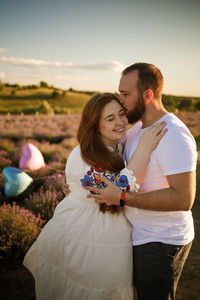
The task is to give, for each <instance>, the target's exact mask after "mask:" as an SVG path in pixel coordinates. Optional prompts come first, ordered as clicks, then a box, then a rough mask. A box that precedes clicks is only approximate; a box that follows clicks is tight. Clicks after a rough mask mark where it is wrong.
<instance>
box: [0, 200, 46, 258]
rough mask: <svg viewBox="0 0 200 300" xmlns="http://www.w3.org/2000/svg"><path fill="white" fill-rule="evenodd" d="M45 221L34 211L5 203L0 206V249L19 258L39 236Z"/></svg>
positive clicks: (9, 255) (10, 255)
mask: <svg viewBox="0 0 200 300" xmlns="http://www.w3.org/2000/svg"><path fill="white" fill-rule="evenodd" d="M43 224H44V221H43V220H41V218H40V217H39V216H38V217H36V216H35V215H34V214H33V213H32V212H30V211H28V210H26V209H24V208H20V207H19V206H18V205H16V204H15V202H13V205H12V206H11V205H10V204H5V203H3V204H2V205H1V206H0V250H1V251H3V252H4V253H6V254H7V255H8V257H12V258H19V257H20V256H21V255H23V254H25V253H26V251H27V250H28V248H29V247H30V246H31V245H32V243H33V242H34V241H35V239H36V238H37V236H38V234H39V232H40V230H41V228H42V226H43Z"/></svg>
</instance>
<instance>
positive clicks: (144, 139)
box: [127, 122, 167, 184]
mask: <svg viewBox="0 0 200 300" xmlns="http://www.w3.org/2000/svg"><path fill="white" fill-rule="evenodd" d="M165 125H166V122H161V123H158V124H156V125H153V126H152V127H150V128H148V129H147V130H145V132H144V133H143V134H142V135H141V137H140V139H139V142H138V145H137V148H136V150H135V152H134V153H133V155H132V157H131V159H130V161H129V163H128V165H127V169H129V170H131V171H132V172H133V174H132V175H133V176H135V177H136V181H137V183H138V184H141V183H142V180H143V178H144V175H145V171H146V168H147V165H148V163H149V159H150V155H151V152H152V151H153V150H154V149H155V148H156V146H157V145H158V143H159V142H160V140H161V139H162V137H163V136H164V135H165V134H166V132H167V128H165V129H164V130H163V128H164V127H165Z"/></svg>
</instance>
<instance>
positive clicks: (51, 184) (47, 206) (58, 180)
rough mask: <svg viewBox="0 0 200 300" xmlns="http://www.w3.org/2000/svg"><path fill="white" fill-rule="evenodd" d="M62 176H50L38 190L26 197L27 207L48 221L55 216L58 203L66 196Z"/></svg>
mask: <svg viewBox="0 0 200 300" xmlns="http://www.w3.org/2000/svg"><path fill="white" fill-rule="evenodd" d="M62 187H63V179H62V176H61V177H60V176H58V174H57V175H53V176H49V177H48V178H47V179H46V180H45V182H44V185H42V186H41V187H40V189H39V191H38V192H34V193H32V194H30V195H29V196H28V198H26V199H25V203H24V205H25V207H26V208H27V209H30V210H31V211H32V212H33V213H34V214H35V215H36V216H41V218H42V219H43V220H44V221H45V222H47V221H49V219H51V218H52V217H53V213H54V210H55V208H56V206H57V204H58V203H59V202H60V201H61V200H62V199H63V198H64V196H65V195H64V193H63V191H62V189H63V188H62Z"/></svg>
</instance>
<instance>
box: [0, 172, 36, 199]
mask: <svg viewBox="0 0 200 300" xmlns="http://www.w3.org/2000/svg"><path fill="white" fill-rule="evenodd" d="M3 176H4V179H5V194H6V196H7V197H12V196H18V195H20V194H21V193H23V192H24V191H25V190H26V189H27V187H28V186H29V185H30V183H31V182H32V181H33V179H32V178H31V177H30V176H29V175H28V174H26V173H25V172H23V171H21V170H19V169H17V168H13V167H7V168H4V169H3Z"/></svg>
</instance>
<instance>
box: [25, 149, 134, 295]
mask: <svg viewBox="0 0 200 300" xmlns="http://www.w3.org/2000/svg"><path fill="white" fill-rule="evenodd" d="M88 172H89V173H88ZM95 174H96V175H98V174H104V175H106V176H107V178H110V180H111V181H112V179H113V177H112V176H113V175H112V174H110V173H108V172H103V171H102V170H95V169H94V168H93V169H92V170H91V167H90V166H88V165H87V164H86V163H84V162H83V160H82V158H81V155H80V147H79V146H77V147H76V148H75V149H74V150H73V151H72V152H71V154H70V156H69V158H68V161H67V165H66V177H67V182H68V184H69V187H70V190H71V193H70V195H69V196H68V197H67V198H64V199H63V200H62V201H61V202H60V203H59V204H58V205H57V207H56V209H55V212H54V215H53V218H52V219H51V220H50V221H49V222H48V223H47V224H46V225H45V227H44V228H43V229H42V231H41V233H40V235H39V236H38V238H37V240H36V241H35V242H34V244H33V245H32V247H31V248H30V249H29V251H28V252H27V254H26V256H25V258H24V265H25V266H26V267H27V268H28V269H29V270H30V271H31V273H32V274H33V276H34V278H35V289H36V299H37V300H58V299H59V300H76V299H77V300H79V299H80V300H133V288H132V275H133V269H132V267H133V262H132V240H131V230H132V227H131V225H130V224H129V222H128V221H127V219H126V217H125V216H124V214H123V213H121V214H120V215H114V214H111V213H102V212H100V211H99V206H98V204H96V203H95V202H94V200H93V199H90V198H87V194H88V191H86V190H85V189H84V185H86V184H88V182H89V183H90V184H91V182H92V180H93V184H94V178H95V176H96V175H95ZM86 176H88V177H86ZM87 180H88V182H87ZM115 180H116V179H115ZM117 181H118V185H121V186H120V188H122V189H123V188H124V189H127V188H128V189H130V190H136V189H137V185H136V183H135V181H136V180H135V177H134V176H132V174H131V172H130V171H129V170H128V169H127V168H124V169H123V170H122V171H121V173H120V174H119V175H118V177H117ZM117 181H115V182H117ZM97 184H100V183H97ZM128 186H129V187H128Z"/></svg>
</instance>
